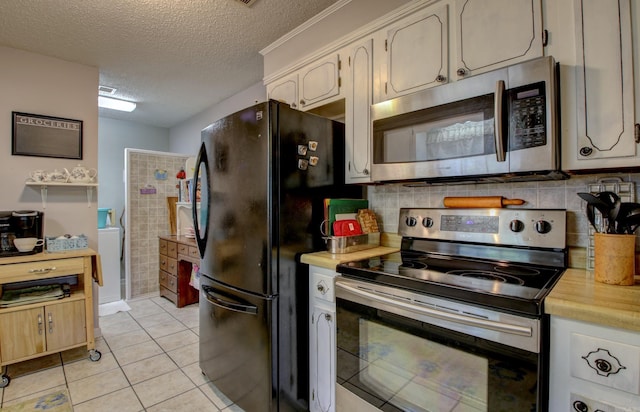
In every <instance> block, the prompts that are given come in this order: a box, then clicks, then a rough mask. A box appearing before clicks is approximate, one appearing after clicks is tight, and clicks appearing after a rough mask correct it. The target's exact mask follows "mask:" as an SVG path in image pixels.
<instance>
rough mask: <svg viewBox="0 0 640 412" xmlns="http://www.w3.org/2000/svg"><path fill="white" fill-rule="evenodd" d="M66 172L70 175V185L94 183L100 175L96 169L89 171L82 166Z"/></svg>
mask: <svg viewBox="0 0 640 412" xmlns="http://www.w3.org/2000/svg"><path fill="white" fill-rule="evenodd" d="M64 170H65V172H67V174H68V175H69V182H70V183H90V182H93V179H94V178H95V177H96V175H97V174H98V171H97V170H96V169H93V168H90V169H89V168H86V167H84V166H82V165H78V166H76V167H74V168H73V169H71V171H68V170H67V169H64Z"/></svg>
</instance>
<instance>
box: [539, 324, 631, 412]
mask: <svg viewBox="0 0 640 412" xmlns="http://www.w3.org/2000/svg"><path fill="white" fill-rule="evenodd" d="M550 348H551V349H550V361H549V364H550V370H549V372H550V379H549V410H550V411H571V412H573V411H575V412H592V411H593V412H595V411H601V412H622V411H625V412H630V411H640V333H634V332H632V331H627V330H621V329H614V328H609V327H604V326H599V325H594V324H590V323H584V322H579V321H575V320H570V319H565V318H562V317H558V316H552V317H551V345H550Z"/></svg>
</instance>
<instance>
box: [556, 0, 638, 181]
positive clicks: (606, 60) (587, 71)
mask: <svg viewBox="0 0 640 412" xmlns="http://www.w3.org/2000/svg"><path fill="white" fill-rule="evenodd" d="M575 13H576V46H577V47H576V51H577V61H576V110H577V141H576V142H575V145H576V146H574V147H570V148H569V149H568V151H569V154H571V155H572V156H571V157H570V158H569V159H567V164H564V165H563V168H565V169H569V170H578V169H593V168H596V169H598V168H612V167H619V166H621V167H629V166H638V159H637V157H636V156H637V143H636V141H635V136H634V123H635V121H634V116H635V108H634V96H633V93H634V79H633V60H632V59H633V55H632V35H631V17H630V13H631V11H630V7H629V0H620V1H618V0H606V1H603V0H576V2H575Z"/></svg>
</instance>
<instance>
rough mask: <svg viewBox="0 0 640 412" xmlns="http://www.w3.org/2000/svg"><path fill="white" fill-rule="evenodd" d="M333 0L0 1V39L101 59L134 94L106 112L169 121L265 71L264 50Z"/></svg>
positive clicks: (103, 77) (106, 73) (103, 75)
mask: <svg viewBox="0 0 640 412" xmlns="http://www.w3.org/2000/svg"><path fill="white" fill-rule="evenodd" d="M336 1H337V0H258V1H257V2H255V3H254V4H253V5H252V6H251V7H247V6H246V5H245V4H243V3H242V2H239V1H236V0H106V1H105V0H0V45H3V46H8V47H12V48H17V49H22V50H27V51H31V52H35V53H39V54H44V55H48V56H53V57H58V58H60V59H63V60H67V61H72V62H77V63H82V64H86V65H91V66H96V67H99V69H100V84H101V85H106V86H111V87H114V88H116V89H117V92H116V97H121V98H123V99H128V100H133V101H136V102H137V103H138V108H136V110H135V111H134V112H132V113H122V114H120V113H118V112H114V111H111V110H108V109H100V116H106V117H112V118H116V119H122V120H129V121H135V122H140V123H144V124H149V125H154V126H160V127H171V126H174V125H176V124H178V123H180V122H182V121H184V120H186V119H188V118H189V117H191V116H193V115H195V114H197V113H199V112H201V111H203V110H204V109H206V108H207V107H209V106H211V105H213V104H215V103H218V102H220V101H221V100H224V99H225V98H227V97H229V96H232V95H234V94H236V93H237V92H239V91H241V90H244V89H246V88H247V87H249V86H251V85H253V84H255V83H256V82H258V81H260V80H261V79H262V76H263V66H262V56H261V55H260V53H259V51H260V50H262V49H263V48H265V47H266V46H268V45H269V44H271V43H272V42H274V41H275V40H277V39H278V38H280V37H281V36H283V35H284V34H286V33H287V32H289V31H291V30H292V29H294V28H296V27H297V26H299V25H300V24H302V23H304V22H305V21H306V20H308V19H309V18H311V17H313V16H314V15H316V14H318V13H319V12H321V11H322V10H324V9H326V8H327V7H329V6H330V5H332V4H333V3H335V2H336Z"/></svg>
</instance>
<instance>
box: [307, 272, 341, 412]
mask: <svg viewBox="0 0 640 412" xmlns="http://www.w3.org/2000/svg"><path fill="white" fill-rule="evenodd" d="M309 275H310V282H309V305H310V308H309V313H310V326H309V354H310V356H309V375H310V376H309V385H310V386H309V394H310V396H309V397H310V400H309V409H310V410H311V412H334V411H335V410H336V402H335V400H336V392H335V387H336V323H335V319H336V300H335V293H334V285H335V277H336V276H338V274H337V273H336V272H335V271H333V270H330V269H325V268H320V267H317V266H309Z"/></svg>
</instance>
